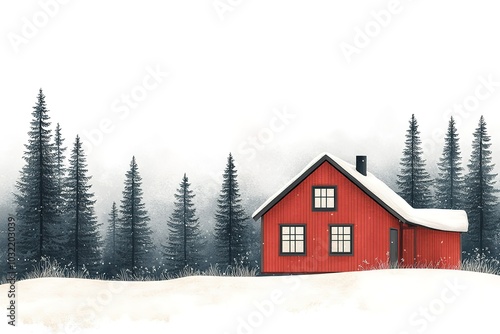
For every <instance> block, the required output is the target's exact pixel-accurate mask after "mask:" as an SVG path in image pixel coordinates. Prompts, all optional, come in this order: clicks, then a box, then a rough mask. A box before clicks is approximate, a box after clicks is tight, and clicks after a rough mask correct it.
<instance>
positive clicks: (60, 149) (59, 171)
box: [54, 123, 66, 197]
mask: <svg viewBox="0 0 500 334" xmlns="http://www.w3.org/2000/svg"><path fill="white" fill-rule="evenodd" d="M54 137H55V142H54V144H55V152H56V155H55V163H56V167H55V168H56V187H57V193H58V194H62V193H63V191H64V180H65V176H66V167H65V166H64V161H65V159H66V156H65V155H64V152H66V147H65V146H64V138H63V137H62V134H61V126H60V125H59V123H57V125H56V131H55V136H54ZM60 197H62V196H60Z"/></svg>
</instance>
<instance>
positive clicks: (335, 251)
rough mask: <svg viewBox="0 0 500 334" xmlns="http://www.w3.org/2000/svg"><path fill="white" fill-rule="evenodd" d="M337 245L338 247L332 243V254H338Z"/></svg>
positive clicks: (335, 243)
mask: <svg viewBox="0 0 500 334" xmlns="http://www.w3.org/2000/svg"><path fill="white" fill-rule="evenodd" d="M337 245H338V243H337V242H336V241H332V253H337V252H338V248H337Z"/></svg>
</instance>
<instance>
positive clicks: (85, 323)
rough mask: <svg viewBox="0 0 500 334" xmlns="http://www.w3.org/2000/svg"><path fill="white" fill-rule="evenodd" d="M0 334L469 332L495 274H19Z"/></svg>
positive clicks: (486, 317)
mask: <svg viewBox="0 0 500 334" xmlns="http://www.w3.org/2000/svg"><path fill="white" fill-rule="evenodd" d="M16 290H17V293H18V299H17V301H16V303H17V304H16V305H17V310H16V312H17V319H18V324H17V326H16V327H15V328H12V326H8V325H7V321H8V318H7V317H6V315H7V310H6V308H5V307H3V306H5V305H8V298H7V293H8V285H6V284H4V285H1V286H0V304H1V305H2V310H3V311H2V312H3V313H4V315H2V317H1V318H0V319H2V320H1V321H2V323H1V324H0V333H54V332H56V333H105V332H110V333H111V332H114V333H118V332H122V333H123V332H125V333H131V332H132V331H137V333H140V332H139V331H142V333H145V332H146V331H148V332H149V333H160V331H161V332H162V333H219V334H225V333H228V334H229V333H231V334H233V333H245V334H251V333H273V334H274V333H307V332H308V331H310V330H311V329H322V330H324V331H325V333H340V332H343V333H361V332H362V331H363V330H366V331H367V332H368V331H369V332H370V333H374V332H375V333H384V334H387V333H395V334H409V333H468V332H469V333H473V332H474V333H475V332H478V331H482V330H484V331H487V332H491V331H492V330H494V331H495V332H496V331H497V329H496V328H497V327H498V326H497V323H498V318H497V317H498V307H497V306H496V305H498V302H499V301H500V277H499V276H494V275H489V274H481V273H472V272H464V271H455V270H433V269H393V270H373V271H363V272H353V273H338V274H321V275H308V276H286V277H248V278H247V277H245V278H242V277H206V276H199V277H187V278H180V279H175V280H169V281H161V282H108V281H97V280H83V279H65V278H42V279H34V280H28V281H21V282H19V283H18V284H17V287H16Z"/></svg>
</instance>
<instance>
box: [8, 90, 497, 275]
mask: <svg viewBox="0 0 500 334" xmlns="http://www.w3.org/2000/svg"><path fill="white" fill-rule="evenodd" d="M48 112H49V111H48V109H47V106H46V102H45V95H44V94H43V91H42V90H41V89H40V91H39V93H38V96H37V102H36V104H35V106H34V107H33V111H32V120H31V123H30V129H29V132H28V136H29V139H28V143H27V144H26V145H25V151H24V154H23V159H24V166H23V168H22V170H21V172H20V177H19V179H18V180H17V182H16V189H17V192H16V194H15V204H16V205H15V207H16V219H17V222H18V224H17V238H16V239H17V240H16V245H17V249H16V251H17V255H18V261H17V266H18V268H17V269H18V273H19V274H20V275H23V274H25V273H28V272H29V271H30V270H32V269H33V267H34V266H36V265H37V264H40V263H41V262H42V261H43V260H44V259H51V260H56V261H57V262H58V263H59V264H60V265H62V266H65V267H67V268H70V269H72V270H74V271H84V272H87V273H88V274H89V275H95V276H97V275H101V276H104V277H115V276H116V275H118V274H119V273H121V272H122V271H126V272H129V273H131V274H134V275H135V274H137V275H141V274H145V273H146V274H152V273H155V272H156V273H162V272H165V271H166V272H170V273H175V272H178V271H180V270H183V269H185V268H191V269H194V270H198V269H199V270H203V269H206V268H207V267H208V266H209V265H210V264H217V265H219V266H231V265H243V266H250V267H257V268H258V266H259V259H260V240H259V237H258V233H257V231H256V228H255V226H256V224H254V223H253V224H252V222H251V221H250V217H249V216H248V215H247V213H246V210H245V208H244V206H243V204H242V198H241V194H240V187H239V183H238V175H237V170H236V167H235V161H234V158H233V156H232V155H231V154H229V156H228V158H227V163H226V167H225V169H224V171H223V181H222V184H221V190H220V192H219V194H218V198H217V199H216V200H215V199H214V206H215V207H216V212H215V216H214V218H215V221H216V224H215V227H214V229H213V231H211V234H212V235H213V242H211V243H210V242H208V241H209V236H208V235H207V233H206V231H205V232H204V231H202V228H201V226H200V220H199V217H198V216H197V211H196V205H195V201H196V196H195V194H194V192H193V190H191V183H190V182H189V178H188V176H187V175H186V174H184V175H183V177H182V179H181V181H180V183H179V187H178V188H177V190H176V192H175V194H173V199H174V208H173V211H172V212H171V214H170V215H169V216H168V217H166V218H165V222H164V224H165V227H166V230H167V231H168V234H167V236H166V237H165V238H164V240H162V241H161V242H160V243H159V244H155V242H154V241H153V237H152V235H153V231H152V230H151V227H150V218H149V215H148V211H147V208H146V205H145V203H144V201H143V191H142V178H141V176H140V172H139V167H138V164H137V161H136V159H135V157H132V159H131V162H130V166H129V169H128V171H127V172H126V173H125V177H124V185H123V191H122V198H121V200H120V201H119V202H116V201H112V202H110V211H109V216H108V221H107V228H106V232H105V235H104V236H102V235H101V227H102V224H101V223H99V222H98V219H97V216H96V214H95V210H94V205H95V202H96V200H95V199H94V193H93V192H92V191H91V189H92V186H91V183H90V181H91V176H90V175H88V174H89V173H88V169H87V161H86V155H85V152H84V150H83V148H82V142H81V140H80V137H79V136H78V135H77V136H76V138H75V140H74V143H73V145H72V147H71V149H70V151H69V154H68V157H66V151H67V147H66V145H65V144H64V142H65V139H64V138H63V136H62V129H61V126H60V125H59V124H58V123H57V124H56V127H55V129H54V133H52V129H51V122H50V117H49V115H48ZM491 154H492V153H491V138H490V136H489V135H488V133H487V127H486V122H485V120H484V117H482V116H481V117H480V120H479V123H478V127H477V128H476V129H475V131H474V133H473V141H472V152H471V155H470V158H469V161H468V164H467V170H466V169H465V168H464V167H463V165H462V163H463V162H462V156H461V150H460V145H459V136H458V132H457V129H456V124H455V121H454V119H453V117H451V118H450V121H449V124H448V128H447V132H446V135H445V137H444V145H443V152H442V155H441V157H440V159H439V161H438V163H437V168H438V174H437V177H436V178H434V179H433V178H431V176H430V174H429V172H428V171H427V170H426V160H425V159H424V153H423V149H422V142H421V139H420V132H419V130H418V123H417V120H416V117H415V115H412V116H411V119H410V121H409V128H408V129H407V131H406V135H405V145H404V149H403V152H402V157H401V160H400V169H399V173H398V174H397V181H396V185H397V188H398V189H397V192H398V194H399V195H400V196H401V197H402V198H404V199H405V200H406V201H407V202H408V203H409V204H410V205H411V206H413V207H415V208H442V209H463V210H465V211H466V212H467V215H468V219H469V231H468V232H467V233H463V234H462V249H463V253H464V256H465V257H470V256H474V255H479V256H486V255H488V256H491V257H494V258H497V257H498V255H499V252H500V249H499V247H498V241H499V236H500V224H499V223H500V221H499V220H500V215H499V212H500V210H499V207H498V206H499V202H498V198H497V196H496V193H497V192H498V191H499V190H498V189H496V188H495V186H494V185H495V182H496V181H495V178H496V176H497V175H496V174H495V173H493V169H494V164H493V163H492V157H491Z"/></svg>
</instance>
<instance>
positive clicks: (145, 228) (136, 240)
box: [118, 157, 154, 274]
mask: <svg viewBox="0 0 500 334" xmlns="http://www.w3.org/2000/svg"><path fill="white" fill-rule="evenodd" d="M141 181H142V178H141V176H140V175H139V169H138V167H137V163H136V162H135V157H133V158H132V162H131V163H130V170H129V171H128V172H127V174H126V176H125V189H124V190H123V199H122V201H121V205H120V214H121V217H120V228H119V229H118V232H119V233H118V235H119V238H118V241H119V244H118V249H119V254H120V257H121V259H122V262H121V267H122V268H124V269H129V270H131V272H132V274H135V273H136V272H137V269H140V268H146V267H148V266H149V265H150V264H151V261H152V257H153V250H154V246H153V242H152V239H151V235H152V232H151V229H150V228H149V225H148V222H149V220H150V219H149V216H148V213H147V211H146V208H145V205H144V203H143V202H142V196H143V193H142V189H141V184H142V182H141Z"/></svg>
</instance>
